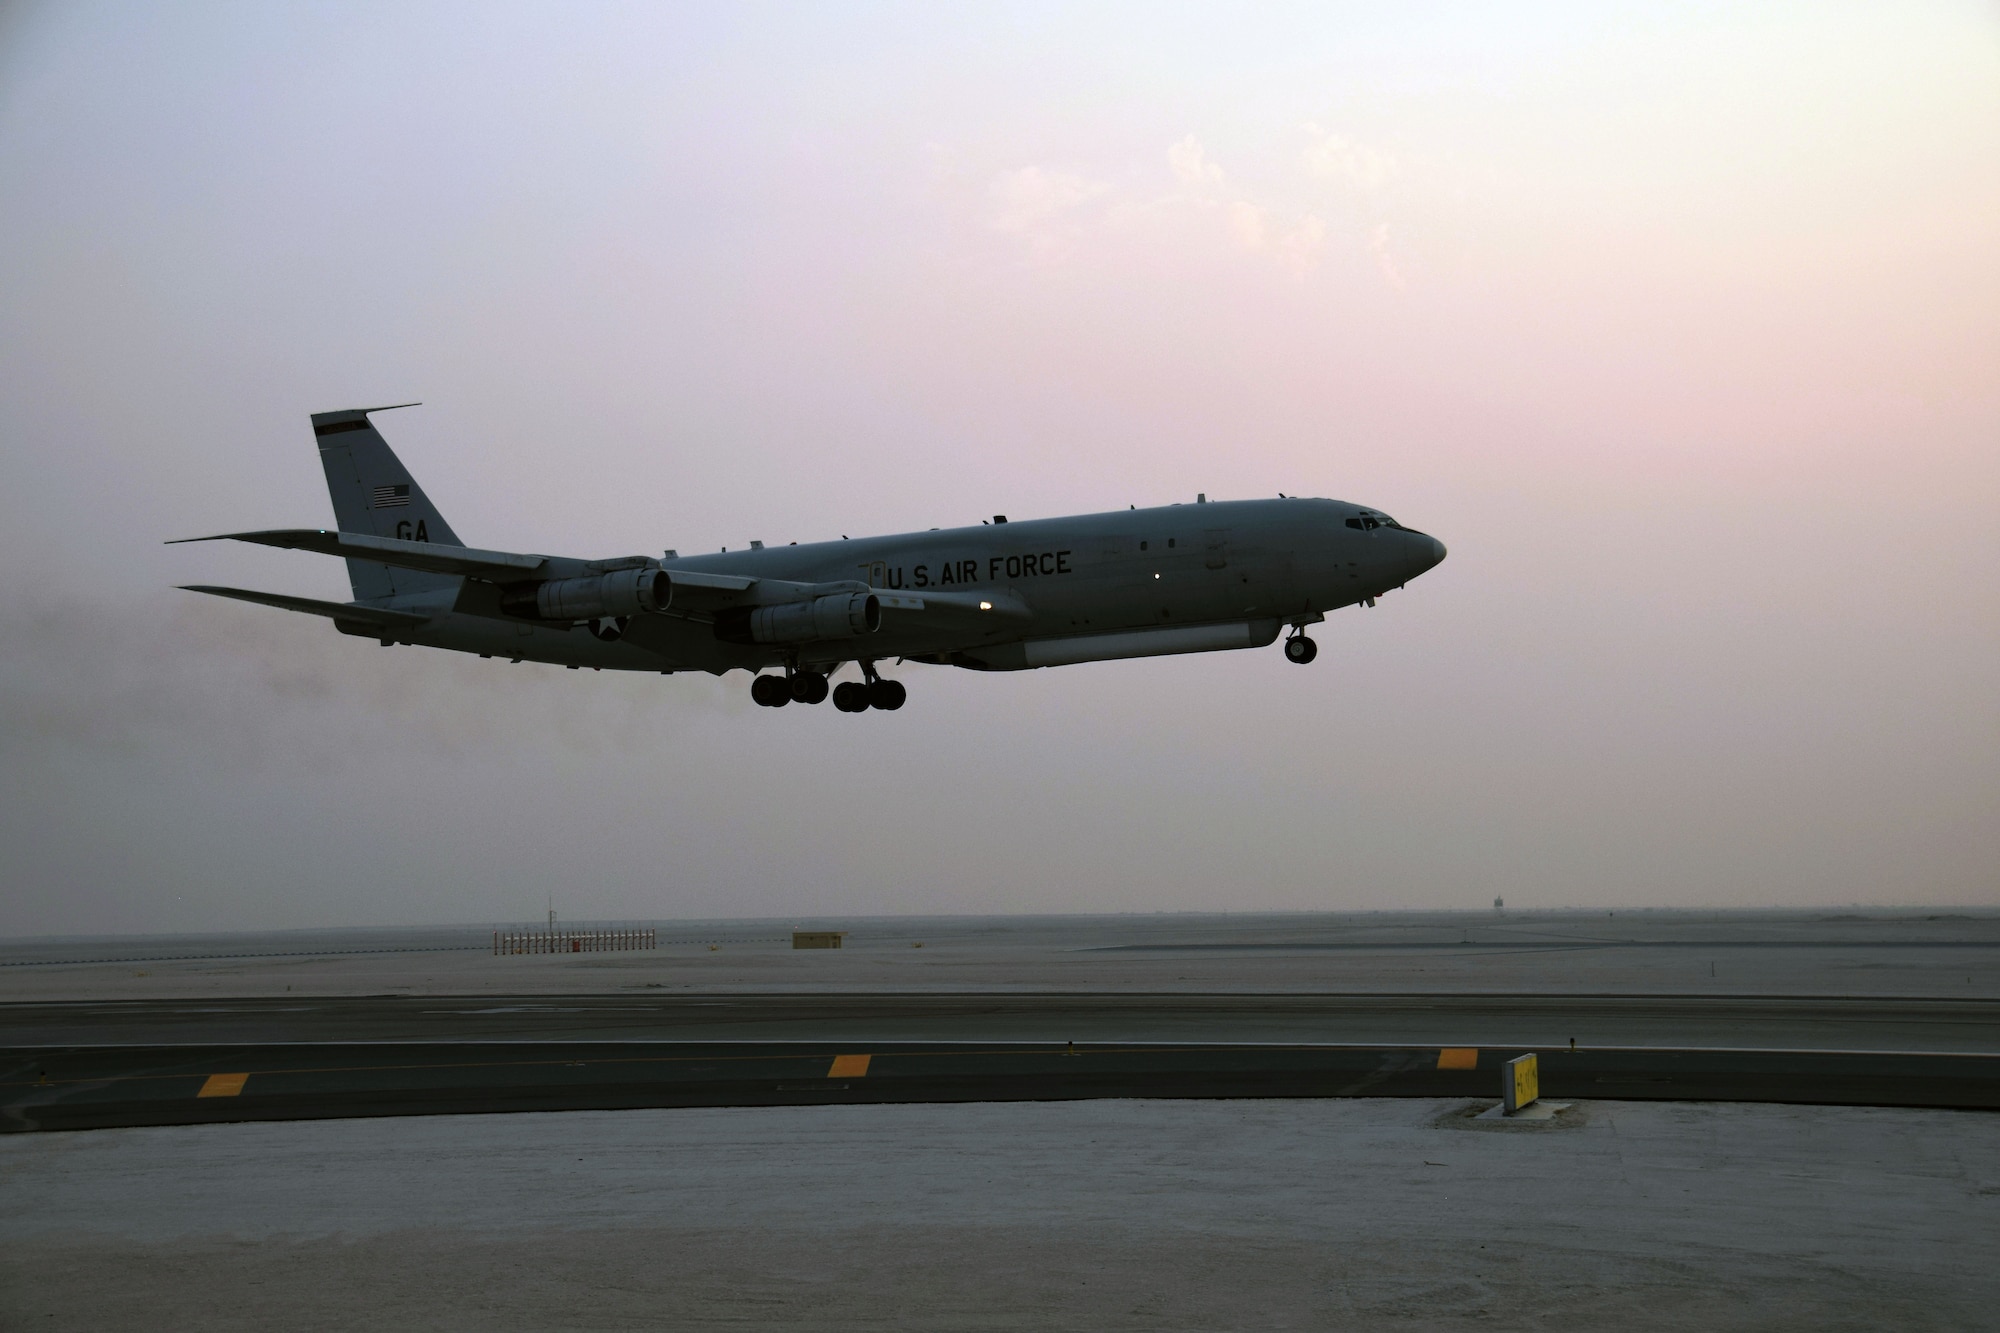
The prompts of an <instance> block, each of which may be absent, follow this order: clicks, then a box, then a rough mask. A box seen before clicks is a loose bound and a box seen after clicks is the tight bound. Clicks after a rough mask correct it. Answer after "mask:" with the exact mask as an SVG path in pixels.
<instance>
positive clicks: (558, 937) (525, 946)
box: [493, 926, 658, 954]
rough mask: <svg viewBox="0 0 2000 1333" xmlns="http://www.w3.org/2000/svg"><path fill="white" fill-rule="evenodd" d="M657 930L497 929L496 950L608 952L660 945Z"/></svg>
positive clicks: (635, 928)
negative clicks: (656, 938) (656, 934)
mask: <svg viewBox="0 0 2000 1333" xmlns="http://www.w3.org/2000/svg"><path fill="white" fill-rule="evenodd" d="M654 936H655V932H654V931H653V930H651V929H648V928H642V927H638V926H633V927H630V928H626V927H618V926H613V927H610V928H608V929H604V930H596V929H590V930H583V929H571V928H569V927H566V926H565V927H559V928H557V929H555V930H546V929H544V930H496V931H494V932H493V952H494V953H496V954H503V953H606V952H611V951H615V950H623V949H653V948H657V947H658V942H657V941H656V940H655V938H654Z"/></svg>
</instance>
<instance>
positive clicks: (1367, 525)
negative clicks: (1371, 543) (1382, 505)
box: [1347, 513, 1403, 531]
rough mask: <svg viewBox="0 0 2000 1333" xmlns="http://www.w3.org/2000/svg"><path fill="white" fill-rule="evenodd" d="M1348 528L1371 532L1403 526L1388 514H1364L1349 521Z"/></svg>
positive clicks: (1357, 515)
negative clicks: (1377, 529) (1376, 529)
mask: <svg viewBox="0 0 2000 1333" xmlns="http://www.w3.org/2000/svg"><path fill="white" fill-rule="evenodd" d="M1347 526H1348V527H1350V528H1361V529H1362V530H1364V531H1370V530H1373V529H1375V528H1400V527H1402V526H1403V525H1402V524H1400V523H1398V522H1397V521H1396V520H1395V519H1393V518H1390V517H1389V516H1388V515H1387V514H1368V513H1362V514H1356V515H1355V516H1354V517H1353V518H1350V519H1348V520H1347Z"/></svg>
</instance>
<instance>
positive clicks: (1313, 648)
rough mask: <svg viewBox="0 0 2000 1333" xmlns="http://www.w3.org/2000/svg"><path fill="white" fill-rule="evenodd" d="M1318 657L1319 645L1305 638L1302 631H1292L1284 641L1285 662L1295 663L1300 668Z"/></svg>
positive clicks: (1304, 633)
mask: <svg viewBox="0 0 2000 1333" xmlns="http://www.w3.org/2000/svg"><path fill="white" fill-rule="evenodd" d="M1318 656H1319V645H1318V644H1316V643H1314V642H1313V641H1312V640H1311V639H1308V638H1307V637H1306V632H1305V631H1304V630H1294V631H1293V632H1292V636H1291V637H1290V638H1289V639H1286V640H1285V660H1286V661H1287V662H1297V663H1298V664H1299V665H1300V666H1304V665H1305V664H1306V663H1308V662H1310V661H1312V660H1313V659H1314V658H1315V657H1318Z"/></svg>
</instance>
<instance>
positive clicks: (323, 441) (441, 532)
mask: <svg viewBox="0 0 2000 1333" xmlns="http://www.w3.org/2000/svg"><path fill="white" fill-rule="evenodd" d="M396 406H398V407H415V406H416V404H415V403H398V404H396ZM389 410H390V409H389V408H386V407H357V408H350V409H348V410H347V411H344V412H315V413H313V419H312V424H313V434H314V435H315V436H316V437H318V439H319V461H320V465H321V466H322V467H324V468H325V469H326V488H327V490H328V492H330V493H331V494H332V496H333V516H334V519H335V520H336V521H337V522H338V523H339V525H340V530H341V531H342V532H359V533H364V534H366V535H368V536H371V537H400V538H402V539H403V540H405V541H419V542H436V543H438V544H439V545H440V546H463V545H465V543H464V542H462V541H460V540H459V539H458V534H456V533H454V532H453V531H452V530H451V525H450V524H449V523H446V522H445V521H444V515H442V514H440V513H438V511H437V507H436V506H435V505H433V504H432V503H431V501H430V497H429V496H427V495H425V494H424V488H423V487H421V486H419V485H417V483H416V481H415V479H414V478H412V477H411V476H410V474H409V471H408V470H407V469H406V468H404V466H403V464H402V461H401V460H400V459H398V458H397V457H396V455H395V452H394V451H393V450H391V449H390V448H389V445H388V442H387V441H386V440H384V439H383V438H382V435H381V433H380V432H379V431H377V430H376V429H375V424H374V423H373V422H371V421H370V420H369V419H368V414H369V413H370V412H387V411H389ZM347 577H348V580H349V581H350V582H352V583H353V585H354V600H355V601H357V602H371V601H377V600H381V599H383V598H388V597H394V596H396V595H398V594H403V593H416V592H430V591H434V590H436V589H439V588H449V587H454V586H456V585H457V583H458V579H457V577H456V576H454V575H450V574H429V573H425V572H423V571H421V570H415V569H391V568H390V567H389V566H388V565H379V564H376V563H375V562H374V561H372V560H349V561H348V562H347Z"/></svg>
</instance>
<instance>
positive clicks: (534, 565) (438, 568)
mask: <svg viewBox="0 0 2000 1333" xmlns="http://www.w3.org/2000/svg"><path fill="white" fill-rule="evenodd" d="M180 540H181V541H183V542H221V541H230V542H255V543H256V544H257V545H259V546H276V547H280V548H282V549H285V550H292V551H317V552H319V553H320V554H321V555H340V556H346V557H348V558H349V559H352V560H373V561H376V562H377V563H379V564H384V565H394V566H396V567H397V568H399V569H422V570H428V571H429V572H430V573H433V574H456V575H458V576H460V577H461V578H469V579H486V580H488V581H489V582H493V583H514V582H518V581H519V580H521V579H528V578H533V577H534V576H535V575H537V574H544V575H546V574H547V573H548V572H549V566H550V565H552V564H554V563H556V562H554V561H552V560H551V559H550V558H549V557H548V556H545V555H517V554H515V553H514V552H512V551H480V550H475V549H473V548H472V547H469V546H446V545H443V544H441V543H436V542H412V541H404V540H402V539H400V538H397V537H371V536H368V535H367V534H366V533H360V532H328V531H326V530H325V529H323V528H274V529H271V530H270V531H267V532H223V533H218V534H216V535H215V536H213V537H183V538H181V539H180ZM167 544H168V545H169V546H174V545H178V544H179V543H177V542H169V543H167ZM564 563H572V562H564Z"/></svg>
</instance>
